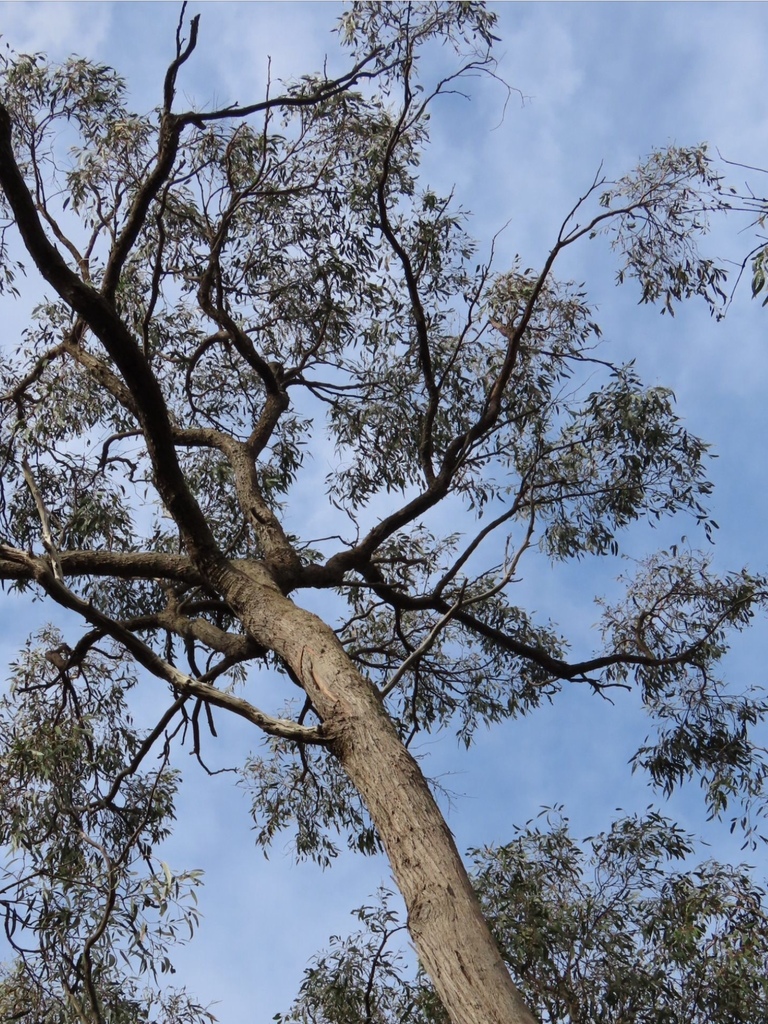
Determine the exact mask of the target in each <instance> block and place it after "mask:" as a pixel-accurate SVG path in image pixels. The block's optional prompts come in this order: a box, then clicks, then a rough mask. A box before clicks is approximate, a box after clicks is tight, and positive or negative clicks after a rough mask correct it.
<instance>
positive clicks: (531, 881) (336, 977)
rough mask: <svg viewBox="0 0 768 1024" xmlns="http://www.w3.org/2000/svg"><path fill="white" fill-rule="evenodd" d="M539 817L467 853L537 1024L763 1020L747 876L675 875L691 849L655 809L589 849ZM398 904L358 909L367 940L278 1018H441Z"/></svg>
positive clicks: (334, 952)
mask: <svg viewBox="0 0 768 1024" xmlns="http://www.w3.org/2000/svg"><path fill="white" fill-rule="evenodd" d="M540 817H546V821H545V825H546V827H545V828H541V826H540V825H539V824H538V823H535V822H529V823H528V825H526V827H525V828H523V829H520V830H519V834H518V836H517V837H516V838H515V839H514V840H513V841H512V842H511V843H508V844H507V845H505V846H502V847H499V848H489V849H483V850H475V851H474V852H473V857H474V864H475V871H474V883H475V886H476V888H477V891H478V894H479V896H480V900H481V903H482V906H483V910H484V911H485V914H486V917H487V919H488V921H489V922H490V923H491V925H492V927H493V930H494V933H495V935H496V937H497V939H498V941H499V945H500V948H501V950H502V955H503V957H504V961H505V963H506V964H507V965H508V966H509V968H510V970H511V971H512V974H513V975H514V976H515V977H516V978H519V979H520V982H521V991H522V994H523V996H524V997H525V999H526V1001H527V1002H528V1005H529V1006H531V1007H532V1008H533V1009H534V1011H535V1013H536V1015H537V1017H538V1018H539V1019H540V1020H542V1021H546V1022H548V1024H555V1022H563V1024H566V1022H567V1024H591V1022H592V1021H596V1020H599V1021H604V1022H606V1024H658V1022H675V1021H686V1022H692V1024H698V1022H701V1024H725V1022H728V1024H758V1022H761V1021H764V1020H765V1019H766V1012H767V1011H768V980H766V967H768V905H766V900H765V891H764V890H763V889H761V888H760V887H759V886H757V885H756V884H755V883H754V881H753V880H752V878H751V877H750V874H749V871H748V870H747V869H745V868H744V867H733V866H730V865H723V864H718V863H717V862H716V861H706V862H704V863H702V864H699V865H698V866H696V867H695V868H690V867H688V868H687V869H685V870H681V869H680V867H679V865H680V862H681V861H683V860H684V859H686V858H687V857H688V855H689V854H691V853H692V852H693V850H694V848H695V846H694V842H693V838H692V837H691V836H689V835H686V834H685V833H684V832H683V831H682V830H681V829H680V828H679V827H677V826H676V825H675V824H674V822H672V821H670V820H669V819H667V818H664V817H662V816H661V815H660V814H658V813H657V812H655V811H649V812H646V813H645V814H644V815H634V816H630V817H625V818H621V819H619V820H618V821H616V822H614V824H613V826H612V827H611V829H610V830H609V831H608V832H606V833H602V834H600V835H597V836H593V837H591V838H590V839H589V840H587V842H585V843H584V844H583V845H579V844H578V843H576V842H575V841H574V839H573V838H572V836H571V834H570V830H569V825H568V821H567V820H566V819H564V818H562V816H561V814H560V812H559V811H558V810H550V811H547V812H542V815H540ZM672 865H677V867H672ZM390 895H391V894H389V893H387V892H386V891H384V892H382V893H381V894H380V898H379V900H378V901H377V903H376V904H374V905H373V906H370V907H362V908H361V909H360V910H358V911H356V915H357V916H358V917H359V918H360V920H361V922H362V928H361V930H360V931H359V932H358V933H357V934H355V935H353V936H352V937H350V938H349V939H345V940H341V939H338V938H337V939H334V940H333V942H332V947H331V949H330V950H329V951H328V952H326V953H324V954H320V955H319V956H317V957H316V958H315V961H314V963H313V964H312V965H311V966H310V967H309V968H308V969H307V971H306V972H305V976H304V982H303V984H302V986H301V991H300V993H299V997H298V998H297V1000H296V1002H295V1003H294V1006H293V1008H292V1010H291V1012H290V1014H289V1015H288V1016H286V1017H282V1018H280V1020H282V1021H285V1022H286V1024H287V1022H294V1024H310V1022H311V1024H353V1022H355V1024H356V1022H359V1021H365V1022H371V1021H376V1022H380V1021H381V1022H384V1021H393V1022H394V1021H396V1022H397V1024H416V1022H418V1024H426V1022H429V1024H438V1022H440V1024H442V1022H443V1021H446V1020H447V1018H446V1017H445V1014H444V1013H443V1011H442V1009H441V1007H440V1004H439V1002H437V1001H436V1000H435V996H434V990H433V989H432V987H431V986H430V985H429V983H428V981H427V979H425V978H424V976H423V974H421V975H420V974H418V973H417V974H415V975H411V974H410V973H409V971H408V970H407V962H406V960H405V958H404V956H403V953H402V951H401V950H400V949H399V948H398V946H397V937H398V936H399V935H400V934H401V933H402V931H403V927H404V926H403V925H402V924H401V923H400V921H399V920H398V917H397V914H396V913H395V912H393V910H392V909H391V907H390V900H389V896H390ZM393 940H394V941H393Z"/></svg>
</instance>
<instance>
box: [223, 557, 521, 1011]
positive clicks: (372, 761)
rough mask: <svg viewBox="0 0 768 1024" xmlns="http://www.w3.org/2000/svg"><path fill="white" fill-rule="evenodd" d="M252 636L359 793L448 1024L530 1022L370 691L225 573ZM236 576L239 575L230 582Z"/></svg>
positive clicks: (276, 603) (327, 632)
mask: <svg viewBox="0 0 768 1024" xmlns="http://www.w3.org/2000/svg"><path fill="white" fill-rule="evenodd" d="M226 575H227V577H228V578H227V579H226V580H222V581H221V582H222V583H223V589H224V591H225V592H226V595H227V599H228V600H229V601H230V603H231V604H232V605H233V606H234V607H235V608H236V609H237V611H238V613H239V614H240V615H241V617H242V620H243V622H244V624H245V626H246V628H247V629H248V631H249V632H250V633H251V635H252V636H253V637H254V639H255V640H256V641H257V642H259V643H261V644H263V645H265V646H267V647H269V648H271V649H272V650H274V651H275V652H276V653H277V654H278V655H279V656H280V657H281V658H283V659H284V660H285V661H286V663H287V664H288V665H290V667H291V669H292V670H293V671H294V672H295V673H296V675H297V676H298V678H299V679H301V681H302V683H303V685H304V688H305V690H306V692H307V694H308V695H309V697H310V698H311V700H312V703H313V704H314V706H315V708H316V709H317V710H318V712H319V713H320V715H321V717H322V719H323V722H324V725H325V728H326V729H327V731H328V733H329V735H330V736H331V737H332V747H331V749H332V752H333V754H334V755H335V756H336V757H337V758H338V759H339V761H340V763H341V764H342V766H343V768H344V770H345V772H346V773H347V775H348V776H349V778H350V779H351V781H352V782H353V784H354V785H355V787H356V788H357V790H358V791H359V792H360V794H361V796H362V797H363V799H364V801H365V803H366V805H367V807H368V810H369V812H370V815H371V818H372V820H373V822H374V824H375V825H376V828H377V830H378V833H379V836H380V837H381V840H382V842H383V844H384V847H385V849H386V851H387V854H388V856H389V861H390V864H391V867H392V872H393V875H394V877H395V880H396V882H397V885H398V887H399V889H400V892H401V893H402V895H403V898H404V900H405V904H406V907H407V910H408V929H409V931H410V934H411V938H412V939H413V942H414V945H415V947H416V950H417V952H418V954H419V958H420V960H421V963H422V965H423V966H424V968H425V970H426V971H427V972H428V974H429V976H430V978H431V979H432V982H433V983H434V986H435V989H436V991H437V993H438V995H439V996H440V999H441V1000H442V1002H443V1005H444V1006H445V1009H446V1010H447V1012H448V1014H449V1016H450V1018H451V1020H452V1021H453V1022H454V1024H535V1021H534V1018H533V1017H532V1016H531V1014H530V1013H529V1011H528V1010H527V1008H526V1007H525V1005H524V1003H523V1001H522V999H521V997H520V995H519V993H518V991H517V989H516V988H515V986H514V985H513V983H512V980H511V979H510V977H509V974H508V972H507V970H506V967H505V966H504V963H503V961H502V959H501V956H500V954H499V951H498V948H497V946H496V943H495V941H494V939H493V937H492V935H491V933H490V931H489V929H488V925H487V924H486V922H485V919H484V918H483V915H482V912H481V910H480V905H479V903H478V900H477V897H476V895H475V893H474V890H473V889H472V886H471V884H470V881H469V878H468V876H467V873H466V870H465V868H464V865H463V863H462V860H461V857H460V856H459V853H458V850H457V849H456V844H455V843H454V841H453V837H452V835H451V833H450V831H449V829H448V826H447V825H446V823H445V820H444V819H443V816H442V814H441V812H440V810H439V808H438V806H437V804H436V803H435V800H434V798H433V797H432V794H431V792H430V790H429V787H428V785H427V783H426V780H425V779H424V776H423V775H422V773H421V770H420V768H419V766H418V764H417V763H416V761H415V760H414V758H413V757H412V756H411V755H410V754H409V753H408V751H407V750H406V748H405V747H404V746H403V743H402V742H401V740H400V738H399V736H398V735H397V732H396V730H395V727H394V725H393V723H392V721H391V719H390V718H389V715H388V714H387V713H386V710H385V709H384V706H383V704H382V702H381V700H380V698H379V695H378V693H377V692H376V690H375V689H374V687H373V686H372V685H371V683H370V682H368V680H366V679H365V678H364V677H363V676H362V675H361V674H360V673H359V672H358V671H357V669H356V668H355V666H354V665H353V663H352V662H351V660H350V659H349V657H348V656H347V654H346V652H345V651H344V649H343V647H342V646H341V644H340V643H339V641H338V640H337V638H336V636H335V634H334V633H333V631H332V630H331V628H330V627H329V626H328V625H326V623H324V622H323V621H322V620H321V619H319V618H317V616H315V615H313V614H312V613H311V612H308V611H306V610H304V609H302V608H299V607H298V606H297V605H295V604H294V603H293V602H292V601H290V600H289V599H288V598H286V597H284V596H283V595H282V594H281V593H280V591H279V590H278V589H277V588H276V587H275V585H274V584H273V583H272V582H271V581H269V580H268V579H266V578H265V577H261V578H260V579H256V578H254V576H255V573H254V574H251V573H250V572H249V574H248V578H246V577H245V576H244V575H243V574H242V573H239V572H237V573H235V572H232V573H227V574H226ZM235 576H237V579H234V577H235Z"/></svg>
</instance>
